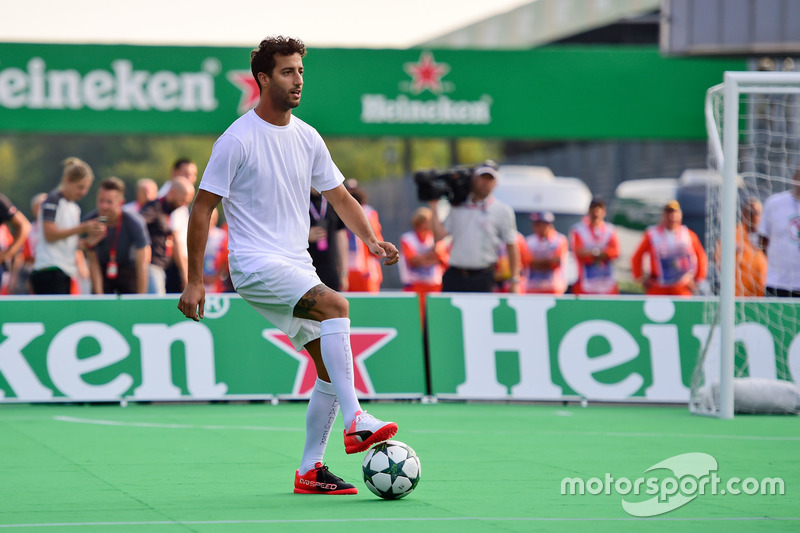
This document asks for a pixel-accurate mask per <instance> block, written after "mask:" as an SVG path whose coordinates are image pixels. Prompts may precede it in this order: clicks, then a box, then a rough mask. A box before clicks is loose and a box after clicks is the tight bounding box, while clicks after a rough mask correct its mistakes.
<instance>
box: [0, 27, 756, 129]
mask: <svg viewBox="0 0 800 533" xmlns="http://www.w3.org/2000/svg"><path fill="white" fill-rule="evenodd" d="M255 44H256V43H254V45H255ZM249 54H250V49H249V48H211V47H178V46H172V47H166V46H121V45H116V46H113V45H57V44H14V43H0V131H6V132H8V131H21V132H47V133H53V132H55V133H96V134H109V133H114V134H176V133H180V134H211V135H218V134H220V133H222V131H223V130H224V129H225V128H226V127H227V126H228V125H229V124H230V123H231V122H232V121H233V120H235V119H236V117H237V116H239V115H240V114H242V113H244V112H245V111H247V110H248V109H250V108H252V107H253V106H254V105H255V103H256V102H257V100H258V97H259V91H258V87H257V85H256V82H255V80H254V79H253V76H252V75H251V73H250V70H249V58H250V55H249ZM745 68H746V65H745V61H744V59H722V58H710V59H701V58H666V57H662V56H661V55H660V54H659V52H658V49H657V47H654V46H646V47H641V46H639V47H621V46H615V47H601V46H592V47H576V46H553V47H545V48H539V49H534V50H525V51H478V50H427V49H411V50H357V49H355V50H354V49H312V50H310V51H309V53H308V56H307V57H306V59H305V69H306V70H305V86H304V89H303V97H302V104H301V105H300V107H299V108H298V109H297V111H296V113H297V114H298V116H300V117H301V118H303V119H305V120H306V121H308V122H309V123H311V124H312V125H313V126H315V127H316V128H317V129H318V130H319V131H320V133H322V134H323V135H341V136H417V137H426V136H428V137H462V136H471V137H484V138H490V137H496V138H517V139H626V138H627V139H641V138H648V139H705V138H706V132H705V126H704V122H703V101H704V97H705V92H706V89H708V87H710V86H712V85H715V84H717V83H720V82H721V81H722V77H723V72H724V71H726V70H745Z"/></svg>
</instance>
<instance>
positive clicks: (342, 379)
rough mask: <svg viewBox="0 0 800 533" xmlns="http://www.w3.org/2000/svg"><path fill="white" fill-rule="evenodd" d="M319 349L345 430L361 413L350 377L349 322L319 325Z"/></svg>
mask: <svg viewBox="0 0 800 533" xmlns="http://www.w3.org/2000/svg"><path fill="white" fill-rule="evenodd" d="M319 347H320V351H321V352H322V362H323V363H325V368H327V369H328V376H329V377H330V378H331V383H333V387H334V389H336V396H337V397H338V399H339V406H340V407H341V408H342V416H344V423H345V429H347V426H349V425H350V423H351V422H352V421H353V419H354V418H355V417H356V411H360V410H361V405H360V404H359V403H358V397H357V396H356V387H355V378H354V373H353V353H352V350H351V349H350V319H349V318H330V319H328V320H323V321H322V322H320V339H319Z"/></svg>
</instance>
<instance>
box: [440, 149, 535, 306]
mask: <svg viewBox="0 0 800 533" xmlns="http://www.w3.org/2000/svg"><path fill="white" fill-rule="evenodd" d="M497 179H498V173H497V170H496V169H495V168H494V167H492V166H489V165H480V166H478V167H477V168H476V169H475V170H474V171H473V172H472V176H471V181H470V189H469V191H470V192H469V196H468V197H467V199H466V201H465V202H463V203H458V205H453V207H452V209H451V210H450V213H449V214H448V215H447V218H446V219H445V220H444V222H440V221H439V219H438V217H436V216H434V217H433V220H432V222H433V236H434V238H435V239H436V241H437V242H438V241H440V240H441V239H443V238H444V237H445V236H447V235H450V236H452V239H453V243H452V249H451V251H450V266H449V267H448V269H447V270H446V271H445V273H444V276H443V277H442V292H491V291H492V290H493V288H494V284H495V279H494V267H495V263H496V262H497V250H498V249H499V246H500V244H501V243H505V245H506V249H507V250H508V259H509V264H510V266H511V286H510V291H511V292H520V290H519V273H520V256H519V250H518V249H517V246H516V237H517V224H516V222H515V219H514V211H513V210H512V209H511V207H509V206H508V205H506V204H504V203H502V202H500V201H499V200H497V199H496V198H495V197H494V196H493V195H492V190H494V188H495V186H496V185H497ZM428 204H429V205H430V207H431V209H433V212H434V213H436V207H437V204H438V199H436V200H428Z"/></svg>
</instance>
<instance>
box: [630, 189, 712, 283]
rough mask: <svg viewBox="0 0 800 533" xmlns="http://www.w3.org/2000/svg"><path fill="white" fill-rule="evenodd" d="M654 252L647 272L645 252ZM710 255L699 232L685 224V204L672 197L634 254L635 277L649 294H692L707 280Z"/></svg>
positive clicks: (633, 270)
mask: <svg viewBox="0 0 800 533" xmlns="http://www.w3.org/2000/svg"><path fill="white" fill-rule="evenodd" d="M645 254H648V255H649V256H650V272H649V273H648V274H647V275H645V272H644V255H645ZM707 267H708V258H707V257H706V252H705V250H704V249H703V245H702V244H701V243H700V239H698V238H697V235H696V234H695V232H693V231H692V230H690V229H689V228H687V227H686V226H684V225H683V212H682V211H681V205H680V204H679V203H678V202H677V201H676V200H672V201H670V202H668V203H667V205H665V206H664V213H663V214H662V215H661V222H660V223H659V224H657V225H655V226H650V227H648V228H647V230H645V233H644V237H642V241H641V243H640V244H639V247H638V248H637V249H636V252H634V254H633V257H632V258H631V269H632V272H633V277H634V279H635V280H636V281H637V282H639V283H641V284H642V286H643V287H644V289H645V292H646V293H647V294H651V295H671V296H691V295H693V294H697V293H698V283H699V282H701V281H705V279H706V269H707Z"/></svg>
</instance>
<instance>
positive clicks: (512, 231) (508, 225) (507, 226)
mask: <svg viewBox="0 0 800 533" xmlns="http://www.w3.org/2000/svg"><path fill="white" fill-rule="evenodd" d="M500 238H501V239H502V240H503V242H504V243H506V244H514V243H515V242H516V241H517V221H516V219H515V218H514V210H513V209H511V207H510V206H507V205H504V206H503V212H502V216H501V219H500Z"/></svg>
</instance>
